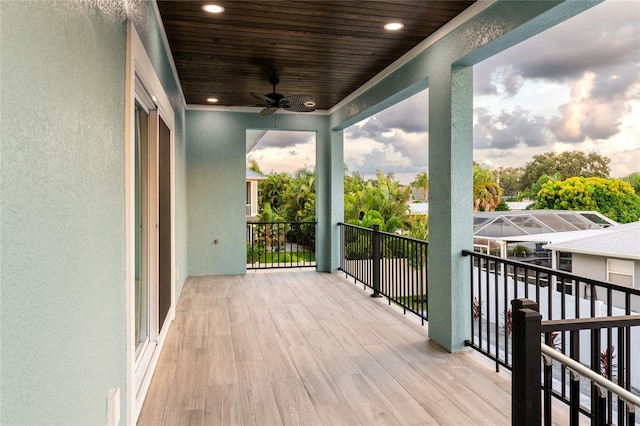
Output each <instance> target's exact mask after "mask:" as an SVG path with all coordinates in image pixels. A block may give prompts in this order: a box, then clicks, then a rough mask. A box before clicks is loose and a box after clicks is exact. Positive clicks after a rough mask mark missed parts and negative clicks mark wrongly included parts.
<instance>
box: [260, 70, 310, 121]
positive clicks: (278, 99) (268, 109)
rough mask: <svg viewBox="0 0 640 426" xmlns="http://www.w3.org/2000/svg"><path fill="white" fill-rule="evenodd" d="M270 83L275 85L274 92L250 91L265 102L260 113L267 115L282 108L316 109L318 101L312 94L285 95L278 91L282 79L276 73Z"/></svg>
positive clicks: (292, 109)
mask: <svg viewBox="0 0 640 426" xmlns="http://www.w3.org/2000/svg"><path fill="white" fill-rule="evenodd" d="M269 83H271V85H272V86H273V93H267V94H266V95H261V94H259V93H255V92H249V93H250V94H251V96H253V97H254V98H256V99H258V100H260V101H262V102H264V108H263V109H262V110H261V111H260V115H262V116H267V115H270V114H273V113H274V112H276V111H277V110H278V109H280V108H282V109H284V110H287V111H292V112H311V111H315V108H314V107H315V105H316V103H315V102H314V101H313V96H311V95H300V94H297V95H288V96H284V95H281V94H280V93H276V85H277V84H278V83H280V79H279V78H278V77H276V76H275V75H272V76H271V77H269Z"/></svg>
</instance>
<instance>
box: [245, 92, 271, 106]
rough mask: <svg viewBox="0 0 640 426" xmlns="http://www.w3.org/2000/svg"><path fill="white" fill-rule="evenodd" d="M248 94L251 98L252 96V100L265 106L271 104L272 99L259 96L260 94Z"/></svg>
mask: <svg viewBox="0 0 640 426" xmlns="http://www.w3.org/2000/svg"><path fill="white" fill-rule="evenodd" d="M249 94H250V95H251V96H253V97H254V98H256V99H258V100H260V101H262V102H264V103H266V104H267V105H270V104H271V103H272V102H273V99H271V98H269V97H267V96H265V95H261V94H260V93H256V92H249Z"/></svg>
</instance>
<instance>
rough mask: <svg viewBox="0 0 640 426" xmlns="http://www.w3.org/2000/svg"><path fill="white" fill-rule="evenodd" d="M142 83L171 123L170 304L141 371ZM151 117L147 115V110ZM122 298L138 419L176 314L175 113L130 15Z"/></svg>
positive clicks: (132, 409) (130, 401)
mask: <svg viewBox="0 0 640 426" xmlns="http://www.w3.org/2000/svg"><path fill="white" fill-rule="evenodd" d="M140 86H142V87H144V89H145V90H146V91H147V95H148V96H151V97H152V100H153V102H154V103H155V105H156V107H157V109H156V110H154V112H153V114H152V115H154V116H155V117H154V119H156V120H158V119H159V118H162V120H163V121H164V123H165V124H166V125H167V127H169V130H170V134H171V139H170V144H171V146H170V156H171V160H170V173H171V189H170V192H171V242H172V243H171V244H172V247H171V306H170V308H169V313H168V315H167V321H165V323H164V326H163V327H162V329H161V330H157V327H156V330H155V333H154V334H155V336H152V338H153V340H154V345H153V351H151V352H150V353H149V354H148V355H147V354H145V356H148V363H146V365H145V368H144V371H138V372H136V366H137V365H138V364H137V363H136V351H135V349H136V342H135V341H134V340H135V102H136V96H140V93H138V95H136V87H140ZM150 119H151V116H150ZM125 234H126V237H125V241H126V242H125V253H126V262H125V274H126V281H125V289H126V290H125V300H126V336H127V337H126V338H127V389H126V397H125V398H126V424H136V421H137V419H138V416H139V415H140V410H141V409H142V404H143V403H144V398H145V396H146V394H147V391H148V390H149V385H150V383H151V377H152V376H153V372H154V370H155V367H156V365H157V362H158V357H159V356H160V352H161V350H162V346H163V344H164V341H165V338H166V336H167V333H168V330H169V326H170V324H171V322H172V321H173V319H174V318H175V282H176V267H175V118H174V112H173V109H172V108H171V103H170V102H169V98H168V97H167V95H166V93H165V92H164V89H163V87H162V84H161V83H160V79H159V78H158V76H157V74H156V72H155V69H154V68H153V65H152V63H151V60H150V59H149V56H148V55H147V53H146V50H145V49H144V46H143V44H142V41H141V40H140V37H139V36H138V33H137V32H136V30H135V27H134V25H133V23H132V22H131V21H128V22H127V52H126V77H125Z"/></svg>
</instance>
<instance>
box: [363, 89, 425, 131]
mask: <svg viewBox="0 0 640 426" xmlns="http://www.w3.org/2000/svg"><path fill="white" fill-rule="evenodd" d="M376 118H377V120H378V123H379V125H380V126H382V127H383V128H389V129H402V130H403V131H404V132H405V133H424V132H428V131H429V90H423V91H422V92H419V93H417V94H415V95H413V96H411V97H409V98H407V99H405V100H404V101H402V102H399V103H397V104H395V105H394V106H392V107H390V108H387V109H386V110H384V111H381V112H379V113H378V114H376Z"/></svg>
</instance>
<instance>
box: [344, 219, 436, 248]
mask: <svg viewBox="0 0 640 426" xmlns="http://www.w3.org/2000/svg"><path fill="white" fill-rule="evenodd" d="M338 225H341V226H347V227H349V228H354V229H361V230H363V231H369V232H373V229H371V228H367V227H365V226H360V225H351V224H349V223H344V222H338ZM378 234H381V235H386V236H389V237H394V238H400V239H402V240H406V241H413V242H416V243H420V244H427V245H428V244H429V241H426V240H420V239H417V238H411V237H407V236H404V235H399V234H394V233H392V232H384V231H378Z"/></svg>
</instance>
